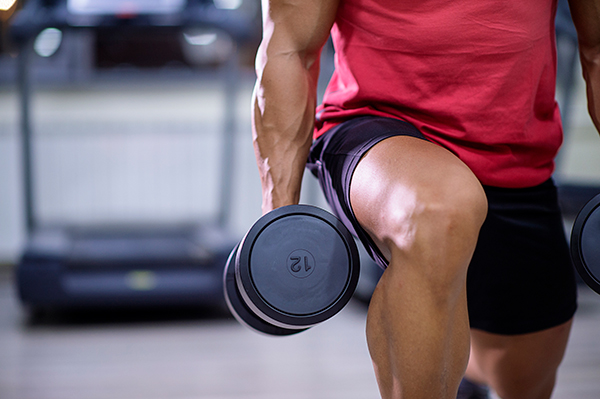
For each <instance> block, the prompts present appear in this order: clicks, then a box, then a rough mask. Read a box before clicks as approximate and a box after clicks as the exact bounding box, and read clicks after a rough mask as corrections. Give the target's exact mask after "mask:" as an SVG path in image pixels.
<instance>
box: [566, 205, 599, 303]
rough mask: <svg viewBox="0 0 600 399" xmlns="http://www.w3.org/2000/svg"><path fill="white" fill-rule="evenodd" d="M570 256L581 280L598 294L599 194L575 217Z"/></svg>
mask: <svg viewBox="0 0 600 399" xmlns="http://www.w3.org/2000/svg"><path fill="white" fill-rule="evenodd" d="M571 257H572V259H573V263H574V264H575V268H576V269H577V271H578V272H579V275H580V276H581V278H582V279H583V281H585V283H586V284H587V285H589V286H590V288H591V289H592V290H594V291H595V292H596V293H598V294H600V194H599V195H597V196H595V197H594V198H592V199H591V200H590V201H589V202H588V203H587V204H586V205H585V206H584V207H583V208H582V209H581V211H580V212H579V214H578V215H577V217H576V218H575V223H574V224H573V231H572V233H571Z"/></svg>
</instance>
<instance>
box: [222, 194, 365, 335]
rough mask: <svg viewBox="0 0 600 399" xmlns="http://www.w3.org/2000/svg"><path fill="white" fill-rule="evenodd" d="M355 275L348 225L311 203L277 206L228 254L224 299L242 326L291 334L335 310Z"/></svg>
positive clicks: (351, 288)
mask: <svg viewBox="0 0 600 399" xmlns="http://www.w3.org/2000/svg"><path fill="white" fill-rule="evenodd" d="M358 276H359V255H358V250H357V247H356V243H355V241H354V239H353V237H352V235H351V234H350V232H349V231H348V229H347V228H346V227H345V226H344V225H343V224H342V222H341V221H340V220H338V219H337V218H336V217H335V216H333V215H332V214H330V213H329V212H327V211H325V210H323V209H320V208H317V207H314V206H310V205H290V206H285V207H281V208H277V209H275V210H273V211H271V212H269V213H267V214H266V215H264V216H263V217H261V218H260V219H259V220H258V221H257V222H256V223H255V224H254V225H253V226H252V227H251V228H250V230H249V231H248V233H247V234H246V236H245V237H244V238H243V239H242V241H241V242H240V243H239V244H238V246H237V247H236V248H235V249H234V250H233V251H232V252H231V254H230V255H229V259H228V260H227V264H226V265H225V272H224V276H223V280H224V288H225V299H226V301H227V305H228V307H229V310H230V311H231V313H232V314H233V315H234V316H235V318H236V319H237V320H238V321H239V322H241V323H242V324H244V325H246V326H248V327H250V328H252V329H254V330H256V331H258V332H262V333H265V334H270V335H290V334H295V333H298V332H301V331H304V330H306V329H308V328H310V327H311V326H314V325H316V324H318V323H320V322H322V321H325V320H327V319H329V318H331V317H332V316H334V315H335V314H337V313H338V312H339V311H340V310H341V309H342V308H343V307H344V306H345V305H346V304H347V303H348V301H349V300H350V298H351V297H352V294H353V293H354V290H355V289H356V285H357V283H358Z"/></svg>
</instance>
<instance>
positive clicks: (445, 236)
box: [384, 183, 487, 266]
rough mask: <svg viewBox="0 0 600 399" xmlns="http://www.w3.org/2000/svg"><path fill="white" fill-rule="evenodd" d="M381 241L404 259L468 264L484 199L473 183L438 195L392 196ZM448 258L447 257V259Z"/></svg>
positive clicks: (483, 218) (485, 204)
mask: <svg viewBox="0 0 600 399" xmlns="http://www.w3.org/2000/svg"><path fill="white" fill-rule="evenodd" d="M384 214H385V215H387V223H388V225H387V228H386V230H387V232H388V234H387V236H385V237H384V241H385V242H386V243H387V244H388V245H389V246H390V247H391V248H392V250H391V252H392V253H393V252H394V251H397V252H398V253H400V254H401V255H403V256H415V255H419V256H426V257H427V258H429V261H430V262H434V263H435V262H437V261H441V260H442V259H444V260H446V261H447V262H445V263H452V260H456V263H460V264H462V265H463V266H466V265H465V262H466V263H468V260H469V259H470V257H471V255H472V252H473V250H474V248H475V245H476V242H477V238H478V235H479V230H480V228H481V225H482V224H483V221H484V220H485V217H486V215H487V199H486V196H485V193H484V191H483V189H482V188H481V186H480V185H479V184H478V183H477V184H473V185H471V186H467V187H465V186H463V187H459V188H446V189H441V190H439V192H435V191H434V192H432V191H425V192H424V193H416V194H415V195H414V196H413V197H412V198H409V199H408V200H407V196H406V195H399V196H391V197H390V198H389V201H388V203H387V205H386V207H385V210H384ZM449 256H450V257H449Z"/></svg>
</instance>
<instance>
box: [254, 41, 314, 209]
mask: <svg viewBox="0 0 600 399" xmlns="http://www.w3.org/2000/svg"><path fill="white" fill-rule="evenodd" d="M265 51H266V50H265ZM264 58H266V60H264V61H263V60H261V59H260V58H259V60H258V62H259V63H260V62H264V65H262V66H261V67H260V68H259V76H258V79H257V83H256V87H255V90H254V96H253V112H252V116H253V124H252V125H253V133H254V135H253V141H254V151H255V155H256V161H257V165H258V170H259V174H260V178H261V185H262V193H263V206H262V207H263V212H268V211H270V210H271V209H274V208H277V207H280V206H283V205H289V204H294V203H298V201H299V198H300V186H301V183H302V176H303V172H304V167H305V165H306V160H307V157H308V151H309V149H310V144H311V139H312V131H313V124H314V112H315V106H316V80H317V76H318V60H314V62H313V63H312V65H307V63H306V59H305V58H304V57H303V56H302V54H298V53H290V54H285V53H283V54H269V55H268V57H264Z"/></svg>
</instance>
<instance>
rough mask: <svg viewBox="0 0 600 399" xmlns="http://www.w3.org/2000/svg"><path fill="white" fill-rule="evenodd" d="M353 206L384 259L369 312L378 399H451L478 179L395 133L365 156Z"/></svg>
mask: <svg viewBox="0 0 600 399" xmlns="http://www.w3.org/2000/svg"><path fill="white" fill-rule="evenodd" d="M351 203H352V207H353V210H354V212H355V214H356V217H357V219H358V221H359V222H360V223H361V225H362V226H363V227H364V228H365V230H366V231H367V232H369V234H370V235H371V237H373V239H374V240H375V242H376V243H377V245H378V247H379V248H380V249H381V250H382V252H383V254H384V255H385V256H386V257H387V259H388V260H389V261H390V264H389V267H388V269H387V270H386V271H385V273H384V274H383V276H382V278H381V280H380V282H379V284H378V286H377V288H376V289H375V292H374V294H373V297H372V299H371V305H370V308H369V313H368V318H367V341H368V344H369V350H370V353H371V357H372V359H373V364H374V368H375V372H376V376H377V380H378V383H379V388H380V392H381V395H382V397H383V398H410V399H417V398H427V399H431V398H436V399H437V398H448V399H454V398H455V397H456V391H457V389H458V384H459V382H460V379H461V377H462V375H463V373H464V371H465V368H466V366H467V361H468V356H469V324H468V316H467V304H466V293H465V286H466V272H467V267H468V264H469V261H470V259H471V256H472V254H473V251H474V248H475V244H476V241H477V236H478V233H479V228H480V227H481V224H482V223H483V221H484V219H485V215H486V212H487V202H486V199H485V194H484V192H483V189H482V187H481V185H480V184H479V182H478V181H477V179H476V178H475V176H474V175H473V174H472V172H471V171H470V170H469V169H468V168H467V167H466V166H465V165H464V164H463V163H462V162H461V161H460V160H459V159H458V158H456V157H455V156H454V155H453V154H451V153H450V152H448V151H446V150H444V149H443V148H441V147H439V146H437V145H435V144H432V143H429V142H426V141H423V140H420V139H415V138H413V137H406V136H400V137H393V138H389V139H386V140H384V141H382V142H380V143H379V144H377V145H376V146H375V147H373V148H372V149H371V150H370V151H369V152H368V153H367V154H366V155H365V156H364V157H363V159H362V160H361V162H360V163H359V165H358V167H357V169H356V171H355V173H354V175H353V178H352V185H351Z"/></svg>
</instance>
